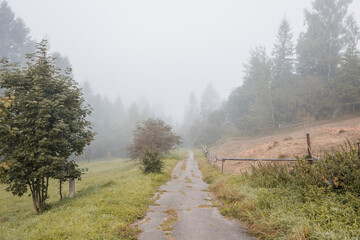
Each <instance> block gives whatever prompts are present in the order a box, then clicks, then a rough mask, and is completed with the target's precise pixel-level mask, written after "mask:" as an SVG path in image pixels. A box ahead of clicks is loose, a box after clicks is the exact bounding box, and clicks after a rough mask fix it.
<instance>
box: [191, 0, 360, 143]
mask: <svg viewBox="0 0 360 240" xmlns="http://www.w3.org/2000/svg"><path fill="white" fill-rule="evenodd" d="M350 2H351V1H315V2H313V5H312V9H306V10H305V14H304V16H305V18H304V22H305V24H306V30H305V31H304V32H302V33H301V34H300V35H299V36H298V37H297V39H296V36H293V33H292V30H291V23H290V22H289V21H288V20H287V19H286V17H285V18H283V19H282V20H281V22H280V24H279V26H278V31H277V32H276V33H274V34H275V35H276V41H275V42H274V43H273V48H272V49H271V52H270V54H269V52H268V51H267V49H265V47H263V46H261V45H258V46H255V47H254V48H253V49H251V50H250V57H249V59H248V61H247V62H246V63H245V64H244V69H245V74H244V77H243V79H242V84H241V85H240V86H238V87H236V88H234V89H233V91H232V92H231V93H230V96H229V97H228V99H227V100H225V101H224V102H222V104H221V106H219V107H217V106H216V104H215V103H212V102H211V101H209V102H208V103H209V104H208V105H207V106H206V107H205V106H203V105H202V106H200V113H201V114H199V115H198V117H197V118H196V119H193V118H194V116H196V114H194V112H199V110H198V109H197V108H199V107H198V106H197V105H196V104H193V101H194V100H193V98H190V102H189V107H188V109H187V112H186V113H185V121H184V122H186V125H187V130H186V131H187V136H188V139H191V140H190V142H191V143H192V144H194V145H200V144H208V145H212V144H214V143H216V142H217V141H218V140H219V139H221V138H222V137H224V136H228V137H240V136H241V137H246V136H260V135H266V134H269V133H271V132H273V131H274V130H276V129H278V128H279V126H281V125H290V124H299V123H300V124H301V123H306V122H311V121H315V120H323V119H332V118H336V117H339V116H343V115H346V114H349V115H351V114H356V113H358V112H359V110H360V55H359V45H358V43H359V26H358V23H357V22H356V21H355V19H354V16H353V15H352V13H351V11H350V10H349V4H350ZM209 98H211V99H210V100H212V101H216V99H217V98H216V95H213V96H212V97H211V95H209ZM189 122H192V124H189Z"/></svg>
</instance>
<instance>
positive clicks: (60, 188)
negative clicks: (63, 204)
mask: <svg viewBox="0 0 360 240" xmlns="http://www.w3.org/2000/svg"><path fill="white" fill-rule="evenodd" d="M59 183H60V185H59V190H60V200H62V180H61V179H60V180H59Z"/></svg>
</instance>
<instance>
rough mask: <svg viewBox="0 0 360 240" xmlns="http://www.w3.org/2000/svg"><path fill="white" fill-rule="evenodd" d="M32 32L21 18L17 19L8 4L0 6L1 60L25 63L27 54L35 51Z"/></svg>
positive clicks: (4, 3) (4, 2)
mask: <svg viewBox="0 0 360 240" xmlns="http://www.w3.org/2000/svg"><path fill="white" fill-rule="evenodd" d="M29 33H30V30H29V28H28V27H27V26H26V25H25V23H24V22H23V20H22V19H21V18H15V14H14V12H13V11H11V9H10V7H9V5H8V3H7V2H6V1H3V2H2V3H1V4H0V58H3V57H6V58H8V59H9V61H10V62H13V63H14V62H20V63H22V64H23V63H24V62H25V54H26V53H31V52H33V51H34V49H35V43H34V41H32V40H31V38H30V36H29Z"/></svg>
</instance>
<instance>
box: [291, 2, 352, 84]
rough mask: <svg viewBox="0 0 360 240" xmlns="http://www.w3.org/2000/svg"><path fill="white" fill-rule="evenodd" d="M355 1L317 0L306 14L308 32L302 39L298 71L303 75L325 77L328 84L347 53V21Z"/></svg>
mask: <svg viewBox="0 0 360 240" xmlns="http://www.w3.org/2000/svg"><path fill="white" fill-rule="evenodd" d="M351 2H352V0H315V1H314V2H313V3H312V11H309V10H305V23H306V24H307V31H306V32H304V33H302V34H301V35H300V37H299V41H298V45H297V54H298V65H297V70H298V72H299V73H301V74H303V75H309V74H310V75H318V76H322V77H323V79H324V80H325V82H327V83H329V82H330V78H331V77H333V76H334V74H335V72H336V69H337V66H338V64H339V62H340V59H341V52H342V51H343V50H345V48H346V44H345V41H344V39H345V37H346V35H347V28H346V21H347V19H348V18H349V17H350V15H349V14H348V7H349V4H350V3H351Z"/></svg>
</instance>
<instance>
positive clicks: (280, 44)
mask: <svg viewBox="0 0 360 240" xmlns="http://www.w3.org/2000/svg"><path fill="white" fill-rule="evenodd" d="M272 62H273V67H272V75H273V78H272V81H271V85H272V88H275V87H278V86H279V85H281V84H283V83H284V82H285V81H286V80H287V79H288V78H289V76H291V75H292V73H293V67H294V43H293V34H292V32H291V27H290V23H289V22H288V20H287V19H286V18H283V19H282V20H281V23H280V26H279V28H278V32H277V34H276V42H275V44H274V49H273V51H272Z"/></svg>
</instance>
